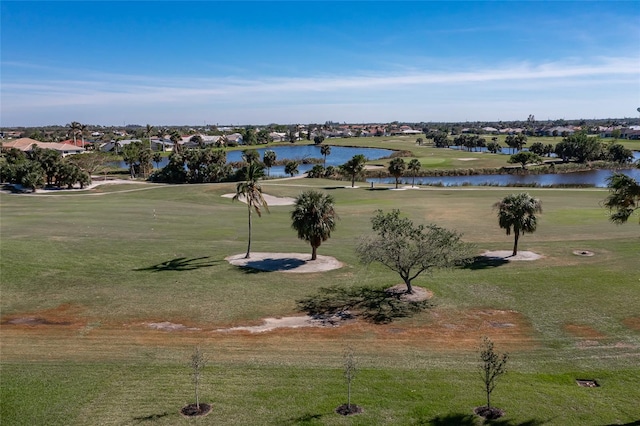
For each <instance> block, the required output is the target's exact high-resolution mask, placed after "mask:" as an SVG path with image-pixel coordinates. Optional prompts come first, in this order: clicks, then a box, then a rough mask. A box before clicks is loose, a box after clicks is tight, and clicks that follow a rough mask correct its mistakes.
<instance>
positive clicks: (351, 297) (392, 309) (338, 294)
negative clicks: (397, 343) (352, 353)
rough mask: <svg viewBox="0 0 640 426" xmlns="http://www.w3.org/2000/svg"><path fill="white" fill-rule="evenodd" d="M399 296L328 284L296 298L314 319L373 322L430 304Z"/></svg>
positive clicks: (380, 322) (379, 322) (300, 306)
mask: <svg viewBox="0 0 640 426" xmlns="http://www.w3.org/2000/svg"><path fill="white" fill-rule="evenodd" d="M402 296H403V294H402V293H396V292H392V291H388V290H386V289H382V288H371V287H354V288H342V287H338V286H331V287H325V288H321V289H320V290H319V292H318V294H317V295H315V296H310V297H307V298H304V299H301V300H298V309H299V310H300V311H302V312H306V313H307V314H308V315H310V316H312V317H316V318H331V317H335V316H338V317H340V318H353V317H361V318H363V319H365V320H366V321H370V322H373V323H375V324H388V323H390V322H392V321H393V320H395V319H397V318H405V317H409V316H412V315H414V314H416V313H418V312H421V311H423V310H425V309H427V308H430V307H431V306H433V305H432V304H431V303H430V302H429V301H427V300H422V301H406V300H403V299H402Z"/></svg>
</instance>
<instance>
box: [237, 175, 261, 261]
mask: <svg viewBox="0 0 640 426" xmlns="http://www.w3.org/2000/svg"><path fill="white" fill-rule="evenodd" d="M242 173H243V175H244V181H242V182H238V185H237V186H236V195H234V196H233V200H234V201H237V200H239V199H240V198H244V200H245V202H246V203H247V207H248V209H249V242H248V244H247V254H246V255H245V257H244V258H245V259H249V257H250V255H251V216H252V210H255V212H256V213H257V214H258V216H259V217H261V216H262V210H261V208H262V207H264V208H265V210H266V211H267V212H268V211H269V206H268V205H267V202H266V201H265V199H264V197H263V195H262V186H260V183H258V180H259V179H260V178H261V177H263V176H264V168H263V167H262V164H259V163H249V164H247V165H246V166H245V167H244V168H243V169H242Z"/></svg>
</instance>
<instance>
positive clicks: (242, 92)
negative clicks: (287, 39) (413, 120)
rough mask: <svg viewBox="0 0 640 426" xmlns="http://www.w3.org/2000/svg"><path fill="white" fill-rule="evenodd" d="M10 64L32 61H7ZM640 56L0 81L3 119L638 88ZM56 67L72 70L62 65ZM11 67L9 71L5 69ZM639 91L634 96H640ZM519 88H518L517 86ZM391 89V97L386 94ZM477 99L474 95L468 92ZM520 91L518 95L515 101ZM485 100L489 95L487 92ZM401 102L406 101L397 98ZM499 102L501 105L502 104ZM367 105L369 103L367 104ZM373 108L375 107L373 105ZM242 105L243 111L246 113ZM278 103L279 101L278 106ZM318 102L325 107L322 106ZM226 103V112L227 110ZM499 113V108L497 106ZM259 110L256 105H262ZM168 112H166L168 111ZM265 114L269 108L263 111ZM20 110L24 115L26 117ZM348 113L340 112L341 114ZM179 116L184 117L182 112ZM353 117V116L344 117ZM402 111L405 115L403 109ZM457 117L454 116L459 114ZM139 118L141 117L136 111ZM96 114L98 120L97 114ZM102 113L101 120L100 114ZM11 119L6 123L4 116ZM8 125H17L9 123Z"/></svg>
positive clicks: (88, 74)
mask: <svg viewBox="0 0 640 426" xmlns="http://www.w3.org/2000/svg"><path fill="white" fill-rule="evenodd" d="M2 65H3V68H4V67H17V66H22V67H23V66H25V65H27V66H28V64H12V63H3V64H2ZM638 70H640V59H639V58H638V57H614V58H596V59H594V60H592V61H591V63H588V64H587V63H580V62H578V61H577V60H568V61H565V62H547V63H540V64H532V63H527V62H523V63H514V64H506V65H503V66H500V67H495V68H485V69H477V70H464V71H453V72H452V71H424V72H418V71H415V70H414V71H407V72H402V73H401V72H394V73H387V74H384V73H360V74H353V75H317V76H311V77H269V78H253V79H246V78H244V79H239V78H234V77H221V78H212V77H202V78H191V77H187V76H176V77H175V78H158V77H153V78H150V77H147V76H144V75H122V74H108V73H103V72H99V73H91V72H83V73H82V75H83V77H84V78H83V79H77V78H76V79H73V80H66V79H63V78H58V79H51V80H45V79H42V80H35V81H27V80H21V79H18V78H11V77H9V78H4V79H3V82H2V86H1V89H2V90H1V92H2V98H3V103H2V113H3V114H2V115H3V116H4V117H5V119H3V121H8V120H9V119H7V118H6V117H10V121H14V120H19V121H25V122H26V121H29V120H31V118H29V117H28V116H26V115H28V114H35V113H37V114H43V111H44V110H47V109H51V108H63V109H66V110H68V111H69V114H70V115H73V113H74V110H81V109H82V108H84V107H91V108H98V107H102V111H107V110H108V109H109V108H111V109H113V110H114V113H116V112H118V113H119V112H120V111H122V110H124V109H127V108H134V107H143V106H144V107H152V108H153V109H155V111H156V113H159V112H160V111H162V110H163V108H164V109H169V110H184V111H187V110H191V109H193V108H194V107H195V106H198V107H200V108H208V110H210V111H212V112H213V111H217V109H216V108H219V106H221V107H224V108H227V110H228V111H231V110H233V108H232V107H238V106H241V105H256V104H262V105H272V106H273V107H275V106H278V105H282V107H283V108H284V109H286V106H287V105H291V104H292V103H296V102H297V101H299V100H300V99H304V100H305V101H306V102H307V103H310V101H312V100H313V98H316V99H317V100H318V101H319V103H320V104H323V105H325V108H327V113H332V112H335V111H337V110H339V108H335V107H334V106H332V107H330V108H329V107H326V104H329V103H334V104H336V105H340V104H341V102H342V103H345V104H346V103H351V104H362V105H370V104H372V103H374V104H375V103H378V102H380V103H383V104H387V105H393V104H394V102H396V101H395V99H396V98H397V99H408V98H411V97H416V96H423V97H424V96H437V97H438V98H439V99H440V100H441V102H444V103H446V102H447V97H449V98H451V99H452V100H455V99H457V98H461V97H462V96H463V95H462V93H466V95H467V96H469V97H471V96H474V94H476V95H475V96H479V94H480V93H481V92H484V93H483V94H484V95H486V93H487V92H495V93H498V92H503V93H506V92H507V91H509V90H515V91H519V92H523V91H530V92H531V94H532V95H533V96H538V97H539V96H541V95H540V94H543V93H545V92H548V91H552V90H557V89H562V90H564V91H566V90H569V88H570V87H577V88H579V89H580V90H576V91H575V97H577V98H581V97H584V96H589V90H585V87H586V88H587V89H588V88H589V87H590V86H591V87H592V88H593V89H594V90H598V91H600V90H602V89H603V88H604V89H606V88H610V87H621V85H622V84H629V83H630V82H631V84H632V83H633V82H634V81H635V82H636V85H635V89H636V91H637V88H638V86H637V83H638V74H639V73H638ZM58 71H59V72H58V73H57V74H73V73H72V72H71V71H69V72H65V70H62V69H60V70H58ZM6 75H7V74H6V73H5V76H6ZM637 95H638V94H637V93H636V96H635V98H636V99H637V98H638V96H637ZM513 96H516V95H515V94H514V95H513ZM383 97H384V99H383ZM468 100H469V101H472V100H473V99H468ZM515 100H517V99H514V101H515ZM484 102H486V99H485V100H484ZM398 107H400V106H398ZM496 107H499V105H498V104H496ZM363 109H364V107H363ZM366 109H367V110H369V108H366ZM241 110H242V109H241V108H238V114H242V112H241ZM274 110H275V109H274ZM314 110H316V111H318V110H317V108H314ZM228 111H227V112H228ZM496 113H498V111H496ZM256 114H257V113H256ZM162 115H164V114H162ZM260 115H263V114H260ZM18 117H24V118H22V119H20V118H18ZM334 118H337V119H341V118H340V117H334ZM176 119H177V120H179V119H180V118H179V117H177V118H176ZM345 119H346V117H345ZM397 119H402V117H397ZM454 119H455V118H451V120H454ZM131 120H133V121H136V117H131ZM251 120H252V119H251V117H237V118H236V120H234V121H241V122H250V121H251ZM90 121H91V120H90ZM93 121H96V120H93ZM4 125H7V124H4ZM8 125H11V123H9V124H8Z"/></svg>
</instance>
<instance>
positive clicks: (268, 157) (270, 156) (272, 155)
mask: <svg viewBox="0 0 640 426" xmlns="http://www.w3.org/2000/svg"><path fill="white" fill-rule="evenodd" d="M276 158H277V156H276V152H275V151H273V150H270V149H268V150H266V151H265V152H264V155H263V156H262V162H263V163H264V166H265V167H266V168H267V176H270V175H271V167H273V165H274V164H275V163H276Z"/></svg>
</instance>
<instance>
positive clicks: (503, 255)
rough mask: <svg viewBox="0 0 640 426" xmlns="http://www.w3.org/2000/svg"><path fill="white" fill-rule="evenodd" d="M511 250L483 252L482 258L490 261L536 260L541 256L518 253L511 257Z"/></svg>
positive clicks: (524, 252)
mask: <svg viewBox="0 0 640 426" xmlns="http://www.w3.org/2000/svg"><path fill="white" fill-rule="evenodd" d="M512 253H513V251H512V250H497V251H485V252H484V253H482V256H484V257H488V258H490V259H503V260H538V259H540V258H542V256H541V255H539V254H537V253H534V252H532V251H518V254H517V255H515V256H511V254H512Z"/></svg>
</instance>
